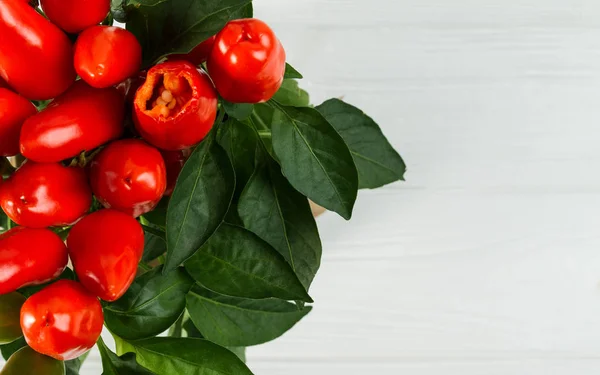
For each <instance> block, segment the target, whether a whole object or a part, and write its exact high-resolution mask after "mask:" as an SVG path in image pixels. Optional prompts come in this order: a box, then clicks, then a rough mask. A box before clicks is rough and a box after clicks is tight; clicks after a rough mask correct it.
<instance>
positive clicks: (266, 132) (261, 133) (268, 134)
mask: <svg viewBox="0 0 600 375" xmlns="http://www.w3.org/2000/svg"><path fill="white" fill-rule="evenodd" d="M258 135H259V136H260V137H261V138H263V139H271V138H272V135H271V131H269V130H259V131H258Z"/></svg>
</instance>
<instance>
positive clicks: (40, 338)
mask: <svg viewBox="0 0 600 375" xmlns="http://www.w3.org/2000/svg"><path fill="white" fill-rule="evenodd" d="M103 324H104V314H103V313H102V306H101V305H100V301H98V299H97V298H96V297H94V296H93V295H92V294H90V293H89V292H88V291H87V290H85V288H84V287H83V286H82V285H81V284H79V283H77V282H75V281H72V280H59V281H57V282H55V283H53V284H51V285H50V286H47V287H46V288H44V289H42V290H41V291H39V292H37V293H36V294H34V295H33V296H31V297H29V299H28V300H27V301H26V302H25V304H24V305H23V307H22V308H21V328H22V329H23V335H24V336H25V341H27V344H28V345H29V346H30V347H31V348H32V349H33V350H35V351H36V352H38V353H41V354H44V355H47V356H49V357H52V358H55V359H58V360H61V361H68V360H71V359H75V358H77V357H79V356H81V355H83V354H85V353H86V352H87V351H88V350H90V349H91V348H92V347H93V346H94V345H95V344H96V341H97V340H98V338H99V337H100V333H101V332H102V325H103Z"/></svg>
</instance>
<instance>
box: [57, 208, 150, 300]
mask: <svg viewBox="0 0 600 375" xmlns="http://www.w3.org/2000/svg"><path fill="white" fill-rule="evenodd" d="M67 245H68V247H69V255H70V256H71V261H72V262H73V268H74V269H75V273H77V276H78V277H79V280H80V281H81V283H82V284H83V285H84V286H85V287H86V288H87V289H88V290H89V291H91V292H92V293H94V294H95V295H97V296H98V297H100V298H102V299H103V300H105V301H109V302H110V301H116V300H117V299H119V298H121V296H123V294H125V292H126V291H127V289H128V288H129V286H130V285H131V283H132V282H133V280H134V278H135V274H136V271H137V266H138V263H139V262H140V260H141V259H142V253H143V252H144V230H143V229H142V226H141V225H140V223H138V222H137V220H135V219H134V218H133V217H131V216H129V215H127V214H124V213H123V212H120V211H117V210H112V209H104V210H99V211H96V212H94V213H92V214H90V215H88V216H86V217H84V218H83V219H81V221H80V222H78V223H77V224H75V225H74V226H73V228H72V229H71V232H70V233H69V237H68V238H67Z"/></svg>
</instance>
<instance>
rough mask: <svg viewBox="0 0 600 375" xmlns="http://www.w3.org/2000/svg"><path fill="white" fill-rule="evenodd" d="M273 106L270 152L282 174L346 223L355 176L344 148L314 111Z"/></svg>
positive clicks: (342, 142)
mask: <svg viewBox="0 0 600 375" xmlns="http://www.w3.org/2000/svg"><path fill="white" fill-rule="evenodd" d="M273 106H274V107H275V108H276V109H277V110H276V111H275V115H274V118H273V125H272V133H273V150H274V151H275V154H277V157H278V159H279V163H280V164H281V167H282V170H283V174H284V175H285V176H286V178H287V179H288V180H289V181H290V183H291V184H292V186H294V188H296V190H298V191H299V192H301V193H302V194H304V195H305V196H307V197H308V198H310V199H311V200H312V201H313V202H315V203H317V204H319V205H321V206H323V207H325V208H327V209H329V210H331V211H335V212H337V213H338V214H340V215H341V216H342V217H343V218H345V219H347V220H349V219H350V218H351V217H352V209H353V207H354V203H355V201H356V196H357V192H358V173H357V171H356V167H355V165H354V161H353V159H352V155H351V154H350V151H349V150H348V146H346V144H345V143H344V140H343V139H342V137H341V136H340V135H339V134H338V133H337V131H336V130H335V129H334V128H333V126H331V124H329V122H327V120H326V119H325V118H324V117H323V116H322V115H321V114H320V113H319V112H318V111H317V110H316V109H313V108H295V107H285V106H281V105H278V104H273Z"/></svg>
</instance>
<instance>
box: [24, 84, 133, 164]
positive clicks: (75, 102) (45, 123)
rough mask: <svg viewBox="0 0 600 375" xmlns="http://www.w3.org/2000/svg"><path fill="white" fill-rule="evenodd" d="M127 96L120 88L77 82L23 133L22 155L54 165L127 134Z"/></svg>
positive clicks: (31, 121) (30, 120)
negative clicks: (125, 117) (124, 97)
mask: <svg viewBox="0 0 600 375" xmlns="http://www.w3.org/2000/svg"><path fill="white" fill-rule="evenodd" d="M124 107H125V106H124V102H123V96H122V95H121V93H120V92H119V91H118V90H117V89H116V88H112V87H111V88H106V89H95V88H92V87H90V86H88V85H87V84H86V83H85V82H83V81H77V82H76V83H75V84H74V85H73V87H72V88H71V89H69V90H68V91H67V92H66V93H64V94H63V95H61V96H60V97H58V98H56V99H55V100H54V101H53V102H52V103H50V105H48V107H46V109H44V110H43V111H42V112H40V113H38V114H37V115H34V116H32V117H30V118H29V119H27V121H25V123H24V124H23V128H22V129H21V154H23V156H25V157H26V158H28V159H31V160H34V161H37V162H40V163H52V162H57V161H61V160H64V159H68V158H71V157H74V156H77V155H79V154H80V153H81V152H82V151H90V150H93V149H95V148H96V147H98V146H101V145H103V144H104V143H107V142H109V141H111V140H113V139H116V138H119V137H120V136H121V134H122V133H123V118H124V115H125V109H124Z"/></svg>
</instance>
